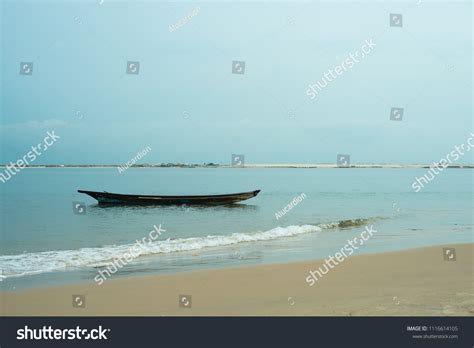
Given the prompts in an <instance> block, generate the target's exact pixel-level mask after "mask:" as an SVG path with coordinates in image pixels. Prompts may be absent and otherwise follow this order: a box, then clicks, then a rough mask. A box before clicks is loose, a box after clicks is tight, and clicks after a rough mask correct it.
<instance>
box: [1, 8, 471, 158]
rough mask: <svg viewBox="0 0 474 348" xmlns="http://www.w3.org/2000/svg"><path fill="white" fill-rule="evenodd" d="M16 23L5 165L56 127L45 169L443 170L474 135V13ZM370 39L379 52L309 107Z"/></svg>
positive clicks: (4, 104) (89, 13)
mask: <svg viewBox="0 0 474 348" xmlns="http://www.w3.org/2000/svg"><path fill="white" fill-rule="evenodd" d="M198 6H199V13H198V14H197V15H196V16H194V17H193V18H191V19H190V20H189V22H188V23H186V24H185V25H184V26H182V27H181V28H179V29H178V30H176V31H174V32H169V30H168V27H169V26H170V25H173V24H175V23H176V22H178V21H179V20H180V19H181V18H183V17H185V16H186V15H187V14H189V13H191V12H192V11H193V10H194V9H195V8H196V7H198ZM1 13H2V16H1V20H2V23H1V41H2V42H1V44H2V48H1V52H2V55H1V63H0V64H1V87H0V88H1V100H0V101H1V109H0V112H1V114H0V132H1V133H0V136H1V139H0V146H1V147H2V151H1V152H0V163H5V162H10V161H16V160H17V159H18V158H21V157H22V156H23V155H24V154H25V153H27V152H28V151H29V150H30V148H31V146H32V145H35V144H38V143H39V142H41V141H42V139H43V138H44V136H45V135H46V131H49V130H55V132H56V133H57V134H58V135H60V136H61V139H60V140H59V141H58V142H57V143H56V144H55V145H54V146H53V147H52V148H50V149H49V150H48V151H47V152H45V153H44V154H43V155H41V156H40V157H39V158H38V159H37V160H36V162H35V164H39V163H123V162H126V161H127V160H129V159H130V158H132V157H134V156H135V155H136V153H137V152H139V151H141V150H143V149H144V148H146V147H147V146H150V147H151V149H152V151H151V152H150V153H149V154H148V155H147V156H146V158H145V159H144V160H143V162H192V163H202V162H219V163H229V161H230V156H231V154H232V153H239V154H245V156H246V161H247V163H304V162H306V163H334V162H335V161H336V156H337V154H338V153H343V154H350V155H351V158H352V162H354V163H365V162H379V163H420V162H423V163H431V162H433V161H435V160H439V159H440V158H442V157H444V156H445V155H446V154H447V153H448V152H450V151H451V150H452V148H453V147H454V146H455V145H457V144H461V143H462V142H464V141H465V140H466V139H467V138H468V137H469V133H470V132H471V131H472V130H473V122H472V121H473V116H472V101H473V93H472V50H473V49H472V14H473V10H472V3H470V2H468V1H466V2H451V1H445V2H439V1H438V2H433V1H425V0H423V1H421V3H420V4H418V5H417V1H409V2H399V3H395V2H387V1H385V2H381V1H372V2H369V1H367V2H357V3H356V2H335V3H334V2H331V3H329V2H317V3H316V2H314V3H302V2H296V3H294V2H291V3H289V2H265V3H263V2H260V3H255V2H226V3H215V2H203V3H197V2H186V3H184V2H181V3H163V2H156V1H155V2H149V1H148V2H139V3H136V2H132V1H122V2H115V1H108V0H105V1H104V2H103V3H102V4H100V1H99V0H97V1H81V2H79V1H71V2H67V3H62V2H42V1H39V2H38V1H35V2H32V1H15V2H12V1H8V2H3V3H2V5H1ZM390 13H400V14H403V27H402V28H398V27H390V26H389V15H390ZM370 37H375V42H376V44H377V45H376V47H375V48H374V49H373V51H372V52H371V53H370V54H369V56H367V57H366V58H365V59H364V60H361V61H360V62H359V63H357V64H355V66H354V67H353V68H352V69H350V71H346V72H345V73H343V74H342V75H341V76H339V77H338V78H337V79H336V80H334V81H333V82H331V83H330V84H329V85H328V86H327V87H326V88H325V89H324V90H323V91H322V92H321V93H320V94H319V95H318V97H317V98H316V99H314V100H311V99H310V98H309V97H308V96H307V95H306V89H307V88H308V85H309V84H312V83H314V82H315V81H317V80H318V79H321V78H322V76H323V74H324V73H325V72H326V71H327V70H328V69H330V68H331V69H333V68H334V67H335V66H336V65H338V64H339V63H340V62H341V61H342V60H343V59H345V58H346V57H347V56H348V54H349V53H350V52H355V50H358V49H360V47H361V45H362V44H363V43H364V41H365V40H366V39H368V38H370ZM233 60H240V61H245V63H246V68H245V74H244V75H237V74H232V72H231V65H232V61H233ZM127 61H139V62H140V72H139V74H138V75H127V74H126V73H125V72H126V63H127ZM20 62H33V74H32V75H30V76H26V75H20V74H19V70H20ZM391 107H404V108H405V110H404V116H403V121H401V122H397V121H390V119H389V117H390V109H391ZM184 112H185V115H183V113H184ZM184 116H186V117H184ZM473 152H474V151H473ZM469 156H470V157H468V156H467V155H466V156H464V157H463V158H462V159H461V160H460V162H462V163H471V162H472V152H471V153H470V154H469Z"/></svg>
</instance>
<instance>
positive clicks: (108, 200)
mask: <svg viewBox="0 0 474 348" xmlns="http://www.w3.org/2000/svg"><path fill="white" fill-rule="evenodd" d="M77 192H79V193H85V194H86V195H89V196H91V197H92V198H94V199H97V201H98V202H99V204H124V205H127V204H128V205H138V204H143V205H145V204H157V205H182V204H186V205H222V204H233V203H237V202H240V201H244V200H246V199H249V198H252V197H255V196H256V195H258V193H259V192H260V190H255V191H250V192H241V193H230V194H225V195H208V196H148V195H124V194H119V193H109V192H96V191H84V190H77Z"/></svg>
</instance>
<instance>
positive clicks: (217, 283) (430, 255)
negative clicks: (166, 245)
mask: <svg viewBox="0 0 474 348" xmlns="http://www.w3.org/2000/svg"><path fill="white" fill-rule="evenodd" d="M444 247H446V246H444ZM450 247H454V248H455V249H456V261H446V260H444V259H443V246H436V247H428V248H422V249H412V250H407V251H399V252H389V253H381V254H370V255H354V256H351V257H349V258H348V259H347V260H345V261H344V262H343V263H341V264H339V265H338V266H336V267H335V268H334V269H332V270H330V271H329V272H328V273H327V274H326V275H325V276H324V277H323V278H321V279H320V280H318V282H317V283H316V284H315V285H314V286H312V287H310V286H309V285H308V284H307V283H306V280H305V279H306V277H307V276H308V274H309V273H308V272H309V271H310V270H315V269H316V268H317V267H318V266H320V265H322V263H323V262H322V261H321V260H319V261H307V262H297V263H288V264H275V265H259V266H252V267H241V268H233V269H220V270H206V271H196V272H190V273H180V274H174V275H160V276H147V277H130V278H121V279H113V278H112V279H110V280H107V281H106V282H105V283H104V284H103V285H101V286H98V285H96V284H95V283H94V282H93V280H92V279H91V281H90V282H89V283H82V284H78V285H67V286H60V287H50V288H40V289H28V290H22V291H17V292H3V293H0V306H1V307H0V309H1V314H2V315H7V316H12V315H28V316H29V315H35V316H43V315H44V316H56V315H65V316H81V315H84V316H95V315H111V316H119V315H127V316H135V315H136V316H211V315H216V316H225V315H229V316H247V315H257V316H300V315H303V316H308V315H309V316H357V315H359V316H366V315H369V316H393V315H395V316H402V315H409V316H411V315H420V316H432V315H440V316H458V315H460V316H473V315H474V293H473V280H474V279H473V249H474V244H460V245H451V246H450ZM77 294H80V295H85V307H84V308H76V307H73V305H72V296H73V295H77ZM179 295H187V296H189V295H190V296H191V298H190V299H189V300H190V301H189V304H188V306H184V304H182V305H181V306H180V305H179Z"/></svg>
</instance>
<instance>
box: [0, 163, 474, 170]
mask: <svg viewBox="0 0 474 348" xmlns="http://www.w3.org/2000/svg"><path fill="white" fill-rule="evenodd" d="M7 166H8V167H10V166H11V165H9V164H8V165H6V164H0V168H7ZM120 166H121V164H36V165H27V166H25V167H24V168H118V167H120ZM430 166H431V165H430V164H376V163H365V164H364V163H361V164H351V165H347V166H339V165H337V164H327V163H314V164H313V163H294V164H245V165H240V166H233V165H228V164H216V163H204V164H188V163H157V164H135V165H133V166H130V168H238V169H242V168H341V169H350V168H426V169H429V168H431V167H430ZM446 168H453V169H472V168H474V164H455V165H449V166H447V167H446Z"/></svg>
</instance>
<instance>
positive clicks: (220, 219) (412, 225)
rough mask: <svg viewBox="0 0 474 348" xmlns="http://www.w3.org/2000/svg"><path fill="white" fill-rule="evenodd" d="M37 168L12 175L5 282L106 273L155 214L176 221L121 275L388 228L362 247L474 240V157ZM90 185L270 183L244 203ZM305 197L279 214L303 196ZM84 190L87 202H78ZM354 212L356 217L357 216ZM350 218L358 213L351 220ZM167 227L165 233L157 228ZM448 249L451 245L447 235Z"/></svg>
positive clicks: (284, 257)
mask: <svg viewBox="0 0 474 348" xmlns="http://www.w3.org/2000/svg"><path fill="white" fill-rule="evenodd" d="M425 173H426V169H383V168H381V169H340V168H335V169H265V168H262V169H253V168H131V169H128V170H127V171H126V172H124V173H122V174H119V173H118V171H117V170H116V169H113V168H79V169H77V168H51V169H49V168H47V169H45V168H28V169H24V170H23V171H22V172H21V173H19V174H17V175H16V176H14V177H13V178H12V179H11V180H9V181H8V182H6V183H0V277H1V278H0V279H1V281H0V290H3V291H14V290H17V289H22V288H25V287H39V286H49V285H58V284H65V283H73V282H94V278H95V277H96V276H97V274H98V272H99V271H101V270H104V269H105V268H106V267H110V266H111V263H112V262H115V261H114V260H117V259H119V258H123V256H124V254H125V253H126V252H127V251H128V250H129V249H130V248H132V247H133V246H134V245H135V244H136V241H137V240H142V239H143V238H144V237H146V238H148V237H149V233H150V231H152V230H153V229H154V226H160V225H161V228H162V229H163V230H164V231H162V232H161V234H160V235H159V236H158V238H156V240H154V241H152V242H151V243H145V244H143V243H142V245H141V247H140V249H139V250H140V252H139V254H140V255H139V256H137V257H136V258H134V259H133V260H131V261H130V262H128V261H127V263H126V265H124V266H123V267H120V268H119V269H118V271H117V272H116V273H114V274H112V275H111V277H110V278H111V279H118V278H120V277H123V276H135V275H137V276H139V275H147V274H161V273H175V272H183V271H192V270H197V269H213V268H223V267H237V266H242V265H255V264H265V263H283V262H290V261H299V260H311V259H319V258H325V257H327V256H329V255H333V254H334V253H335V252H336V251H338V250H340V249H341V247H343V246H344V245H345V244H346V243H347V240H348V239H352V238H353V237H355V236H359V235H360V233H361V232H362V231H363V230H364V226H366V225H373V228H374V229H375V230H376V231H377V233H375V234H374V236H373V237H372V238H370V239H369V240H368V241H367V242H365V243H364V245H363V246H361V247H359V249H358V250H357V251H356V253H374V252H383V251H392V250H403V249H409V248H415V247H422V246H431V245H440V246H441V245H445V244H448V243H467V242H472V241H473V234H472V227H473V210H474V209H473V173H474V171H473V170H472V169H448V170H445V171H443V172H442V173H440V174H439V175H438V176H437V177H435V178H434V180H432V181H431V182H430V183H428V185H426V186H425V187H424V188H423V189H422V190H421V191H420V192H418V193H416V192H415V191H414V190H413V189H412V187H411V185H412V183H413V180H414V179H415V177H421V176H422V175H423V174H425ZM78 189H84V190H96V191H108V192H117V193H131V194H135V193H140V194H170V195H179V194H183V195H189V194H221V193H232V192H243V191H251V190H255V189H261V190H262V191H261V192H260V194H259V195H258V196H257V197H255V198H252V199H250V200H247V201H244V202H242V203H240V204H236V205H232V206H220V207H186V206H171V207H160V206H142V207H130V206H126V207H125V206H115V207H114V206H111V207H100V206H98V205H97V203H96V201H95V200H93V199H92V198H90V197H88V196H85V195H81V194H79V193H77V190H78ZM303 193H304V195H303V196H304V199H302V200H301V201H300V202H299V203H298V204H297V205H295V206H294V207H293V208H292V209H291V210H289V211H288V213H286V214H285V215H284V216H282V217H281V218H279V219H277V218H276V216H275V213H277V212H278V211H281V210H282V209H283V208H284V207H285V206H286V205H288V204H289V203H290V202H291V201H292V200H293V198H295V197H297V196H299V195H301V194H303ZM73 202H81V203H84V204H85V213H84V214H76V213H75V211H74V209H73ZM356 219H362V220H357V221H352V222H351V221H349V222H347V221H346V220H356ZM341 221H346V222H344V223H343V224H342V225H343V226H345V228H342V227H339V223H340V222H341ZM155 236H156V234H155ZM440 257H442V253H441V247H440Z"/></svg>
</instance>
